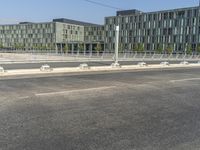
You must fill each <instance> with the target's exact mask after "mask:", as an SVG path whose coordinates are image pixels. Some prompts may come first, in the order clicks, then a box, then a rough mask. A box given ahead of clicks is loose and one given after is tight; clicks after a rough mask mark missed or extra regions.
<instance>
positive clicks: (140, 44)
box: [138, 43, 144, 52]
mask: <svg viewBox="0 0 200 150" xmlns="http://www.w3.org/2000/svg"><path fill="white" fill-rule="evenodd" d="M138 51H139V52H143V51H144V44H142V43H139V44H138Z"/></svg>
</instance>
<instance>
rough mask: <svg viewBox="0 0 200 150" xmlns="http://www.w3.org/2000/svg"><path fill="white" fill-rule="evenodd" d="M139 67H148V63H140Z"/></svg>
mask: <svg viewBox="0 0 200 150" xmlns="http://www.w3.org/2000/svg"><path fill="white" fill-rule="evenodd" d="M137 65H138V66H140V67H145V66H147V63H145V62H139V63H138V64H137Z"/></svg>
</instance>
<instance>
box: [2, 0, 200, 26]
mask: <svg viewBox="0 0 200 150" xmlns="http://www.w3.org/2000/svg"><path fill="white" fill-rule="evenodd" d="M92 1H95V2H99V3H104V4H107V5H111V6H113V7H117V8H121V9H139V10H142V11H145V12H147V11H148V12H149V11H156V10H163V9H173V8H181V7H190V6H197V5H198V3H199V2H198V0H92ZM115 13H116V10H115V9H111V8H106V7H102V6H99V5H95V4H92V3H89V2H87V1H85V0H1V5H0V24H7V23H16V22H19V21H33V22H47V21H51V20H52V19H53V18H69V19H74V20H81V21H87V22H91V23H99V24H103V22H104V17H105V16H113V15H115Z"/></svg>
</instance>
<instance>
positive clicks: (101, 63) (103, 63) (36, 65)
mask: <svg viewBox="0 0 200 150" xmlns="http://www.w3.org/2000/svg"><path fill="white" fill-rule="evenodd" d="M138 62H139V61H122V62H120V64H121V65H136V64H137V63H138ZM140 62H141V61H140ZM146 62H147V64H160V63H161V62H162V61H146ZM81 63H87V64H88V65H89V66H110V65H111V64H112V63H113V62H112V61H96V62H95V61H94V62H87V61H86V62H47V63H45V62H44V63H12V64H1V63H0V66H2V67H4V68H5V69H6V70H11V69H37V68H40V67H41V66H42V65H43V64H49V65H50V66H51V67H53V68H62V67H78V66H79V65H80V64H81ZM179 63H180V61H170V64H179ZM190 63H197V61H190Z"/></svg>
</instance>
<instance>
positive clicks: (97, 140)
mask: <svg viewBox="0 0 200 150" xmlns="http://www.w3.org/2000/svg"><path fill="white" fill-rule="evenodd" d="M199 91H200V69H194V68H193V69H192V68H191V69H170V70H157V71H140V72H136V71H129V72H121V73H113V72H109V73H103V72H102V73H92V74H84V75H81V74H77V75H67V74H66V75H60V76H52V77H29V78H23V79H16V78H13V79H9V80H7V79H1V80H0V95H1V96H0V149H1V150H22V149H24V150H58V149H59V150H199V149H200V98H199V97H200V92H199Z"/></svg>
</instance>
